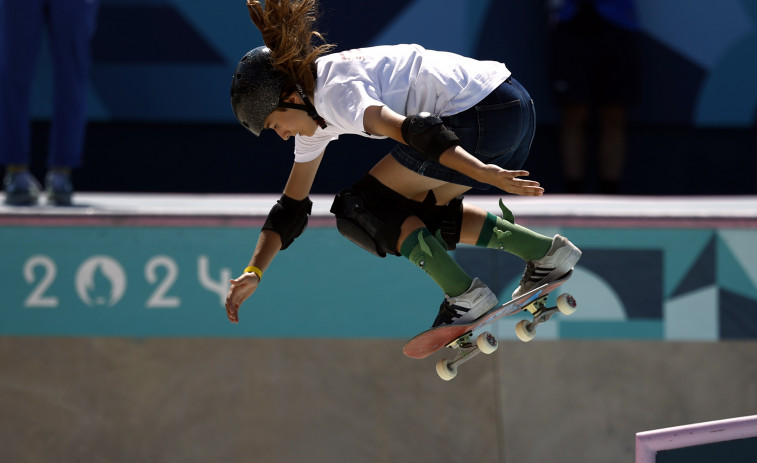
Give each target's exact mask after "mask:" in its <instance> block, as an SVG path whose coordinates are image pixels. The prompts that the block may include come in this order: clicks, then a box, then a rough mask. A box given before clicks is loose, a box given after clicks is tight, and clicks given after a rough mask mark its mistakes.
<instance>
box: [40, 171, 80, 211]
mask: <svg viewBox="0 0 757 463" xmlns="http://www.w3.org/2000/svg"><path fill="white" fill-rule="evenodd" d="M45 185H46V187H47V188H46V189H47V203H48V204H50V205H53V206H70V205H71V196H72V195H73V194H74V186H73V184H72V183H71V174H70V173H69V172H68V171H67V170H58V169H53V170H51V171H50V172H48V173H47V177H45Z"/></svg>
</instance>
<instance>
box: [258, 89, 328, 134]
mask: <svg viewBox="0 0 757 463" xmlns="http://www.w3.org/2000/svg"><path fill="white" fill-rule="evenodd" d="M284 101H286V102H287V103H295V104H303V101H302V99H301V98H300V96H299V95H297V94H294V93H293V94H291V95H289V96H288V97H287V98H286V99H285V100H284ZM263 128H264V129H272V130H273V131H275V132H276V133H277V134H278V135H279V136H280V137H281V138H282V140H289V137H293V136H295V135H298V134H299V135H302V136H305V137H311V136H313V134H314V133H315V131H316V129H317V128H318V124H317V123H316V122H315V121H314V120H313V118H312V117H310V116H309V115H308V113H306V112H305V111H302V110H300V109H291V108H278V109H276V110H275V111H273V112H272V113H271V114H269V115H268V117H266V118H265V121H264V122H263Z"/></svg>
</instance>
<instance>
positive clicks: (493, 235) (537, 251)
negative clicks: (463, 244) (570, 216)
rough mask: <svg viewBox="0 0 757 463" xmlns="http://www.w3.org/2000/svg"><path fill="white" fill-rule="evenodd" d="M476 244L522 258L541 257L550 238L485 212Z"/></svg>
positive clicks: (550, 244)
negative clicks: (484, 218)
mask: <svg viewBox="0 0 757 463" xmlns="http://www.w3.org/2000/svg"><path fill="white" fill-rule="evenodd" d="M476 246H482V247H487V248H490V249H499V250H500V251H507V252H509V253H511V254H515V255H516V256H518V257H520V258H521V259H523V260H526V261H529V260H537V259H541V258H542V257H544V256H545V255H547V252H548V251H549V248H550V247H552V238H550V237H548V236H544V235H541V234H539V233H536V232H533V231H531V230H529V229H527V228H525V227H521V226H520V225H516V224H514V223H510V222H508V221H507V220H504V219H501V218H499V217H497V216H496V215H494V214H491V213H490V214H487V216H486V220H485V221H484V226H483V228H481V234H480V235H478V241H477V242H476Z"/></svg>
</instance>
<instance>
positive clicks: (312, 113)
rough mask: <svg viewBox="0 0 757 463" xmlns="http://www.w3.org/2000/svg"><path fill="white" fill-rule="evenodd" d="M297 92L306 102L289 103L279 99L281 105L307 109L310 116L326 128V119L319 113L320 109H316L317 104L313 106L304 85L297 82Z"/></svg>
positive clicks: (302, 109) (282, 106)
mask: <svg viewBox="0 0 757 463" xmlns="http://www.w3.org/2000/svg"><path fill="white" fill-rule="evenodd" d="M297 92H298V93H299V94H300V98H302V101H303V102H304V103H305V104H297V103H288V102H286V101H279V107H280V108H291V109H299V110H301V111H305V112H306V113H308V116H310V117H312V118H313V120H314V121H315V122H316V123H317V124H318V125H319V126H320V127H321V128H322V129H325V128H326V127H327V126H326V121H325V120H324V119H323V118H322V117H321V116H320V115H319V114H318V111H316V110H315V106H313V103H311V102H310V98H308V96H307V95H305V92H304V91H303V90H302V87H301V86H300V84H297Z"/></svg>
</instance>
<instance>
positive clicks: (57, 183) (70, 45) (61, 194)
mask: <svg viewBox="0 0 757 463" xmlns="http://www.w3.org/2000/svg"><path fill="white" fill-rule="evenodd" d="M97 9H98V3H97V1H96V0H0V164H3V165H4V166H5V178H4V180H3V185H4V188H5V202H6V204H10V205H33V204H36V203H37V201H38V197H39V194H40V189H41V187H40V184H39V182H38V181H37V180H36V179H35V178H34V176H33V175H32V174H31V172H30V171H29V164H30V98H31V87H32V82H33V80H34V79H33V75H34V70H35V66H36V64H37V57H38V54H39V50H40V45H41V41H42V40H41V39H42V37H43V35H44V31H45V30H47V35H48V37H49V39H50V40H49V47H50V54H51V56H52V64H53V69H54V84H53V112H52V118H51V124H50V139H49V140H50V141H49V148H48V158H47V165H48V172H47V176H46V178H45V186H46V190H47V196H48V203H50V204H54V205H68V204H71V195H72V193H73V186H72V183H71V169H72V168H73V167H75V166H76V165H78V164H79V161H80V159H81V153H82V149H83V145H84V136H85V129H86V123H87V114H86V113H87V93H88V88H89V69H90V62H91V50H90V41H91V38H92V35H93V34H94V30H95V25H96V17H97Z"/></svg>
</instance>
